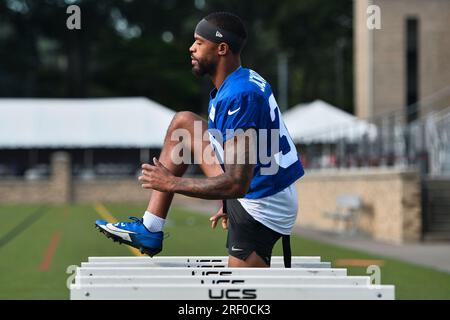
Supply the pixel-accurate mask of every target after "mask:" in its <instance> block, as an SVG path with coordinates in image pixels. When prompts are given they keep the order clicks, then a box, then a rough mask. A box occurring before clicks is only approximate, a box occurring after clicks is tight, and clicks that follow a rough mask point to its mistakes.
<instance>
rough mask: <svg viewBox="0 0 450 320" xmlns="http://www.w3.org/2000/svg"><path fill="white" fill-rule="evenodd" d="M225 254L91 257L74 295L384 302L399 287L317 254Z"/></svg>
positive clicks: (82, 269)
mask: <svg viewBox="0 0 450 320" xmlns="http://www.w3.org/2000/svg"><path fill="white" fill-rule="evenodd" d="M227 263H228V257H227V256H217V257H216V256H192V257H191V256H178V257H169V256H159V257H155V258H149V257H144V256H143V257H89V259H88V262H82V263H81V267H78V268H77V270H76V275H75V283H74V284H71V285H70V298H71V299H74V300H79V299H83V300H95V299H112V300H117V299H120V300H127V299H133V300H135V299H139V300H140V299H151V300H208V299H212V300H216V299H250V300H251V299H264V300H298V299H301V300H303V299H305V300H310V299H324V300H335V299H337V300H347V299H354V300H361V299H363V300H365V299H371V300H372V299H373V300H384V299H395V287H394V286H391V285H372V284H371V281H370V277H368V276H347V269H345V268H331V263H330V262H323V261H321V258H320V257H318V256H310V257H298V256H296V257H292V268H284V262H283V257H280V256H273V257H272V262H271V267H270V268H229V267H227Z"/></svg>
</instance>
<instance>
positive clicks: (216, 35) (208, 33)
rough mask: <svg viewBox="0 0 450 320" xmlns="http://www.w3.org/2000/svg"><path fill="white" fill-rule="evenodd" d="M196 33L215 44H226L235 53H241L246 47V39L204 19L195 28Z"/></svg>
mask: <svg viewBox="0 0 450 320" xmlns="http://www.w3.org/2000/svg"><path fill="white" fill-rule="evenodd" d="M195 33H197V34H198V35H199V36H201V37H203V38H205V39H206V40H209V41H212V42H214V43H221V42H225V43H226V44H228V45H229V46H230V48H231V50H232V51H233V52H239V51H240V50H241V49H242V47H243V46H244V43H245V39H242V38H241V37H238V36H237V35H235V34H234V33H232V32H229V31H226V30H223V29H220V28H219V27H216V26H215V25H213V24H212V23H210V22H208V21H207V20H205V19H202V20H201V21H200V22H199V23H198V24H197V27H196V28H195Z"/></svg>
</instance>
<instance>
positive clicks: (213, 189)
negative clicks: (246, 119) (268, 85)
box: [139, 131, 256, 199]
mask: <svg viewBox="0 0 450 320" xmlns="http://www.w3.org/2000/svg"><path fill="white" fill-rule="evenodd" d="M255 142H256V138H255V136H254V135H252V134H248V131H246V132H245V133H243V134H240V135H236V136H235V137H234V138H233V139H230V140H228V141H227V142H226V143H225V148H224V149H225V150H224V153H225V161H224V162H225V164H224V167H225V172H224V173H223V174H221V175H219V176H216V177H210V178H183V177H176V176H174V175H173V174H172V173H171V172H170V171H169V170H167V169H166V168H165V167H164V166H163V165H162V164H161V163H160V162H159V161H158V160H157V159H156V158H155V159H154V163H155V166H151V165H144V166H143V169H144V170H143V175H142V176H141V177H139V180H140V181H141V182H142V187H143V188H146V189H154V190H158V191H163V192H174V193H180V194H184V195H187V196H191V197H195V198H202V199H233V198H242V197H243V196H244V195H245V194H246V193H247V191H248V188H249V187H250V182H251V180H252V177H253V169H254V167H255V163H256V161H255V157H256V143H255Z"/></svg>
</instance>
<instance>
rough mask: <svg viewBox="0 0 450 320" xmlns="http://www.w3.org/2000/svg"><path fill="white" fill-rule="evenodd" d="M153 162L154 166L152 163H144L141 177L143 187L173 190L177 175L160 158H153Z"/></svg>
mask: <svg viewBox="0 0 450 320" xmlns="http://www.w3.org/2000/svg"><path fill="white" fill-rule="evenodd" d="M153 163H154V164H155V165H154V166H152V165H150V164H143V165H142V176H140V177H139V181H141V183H142V188H144V189H153V190H158V191H162V192H173V191H172V190H173V188H174V184H175V181H174V178H175V176H174V175H173V174H172V173H171V172H170V171H169V170H168V169H167V168H166V167H164V165H163V164H162V163H161V162H159V160H158V159H156V158H153Z"/></svg>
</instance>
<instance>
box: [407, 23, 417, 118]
mask: <svg viewBox="0 0 450 320" xmlns="http://www.w3.org/2000/svg"><path fill="white" fill-rule="evenodd" d="M418 101H419V20H418V19H417V18H415V17H414V18H412V17H410V18H407V19H406V105H407V110H406V113H407V117H406V118H407V120H408V122H411V121H414V120H415V119H417V117H418V111H419V106H418V105H417V104H416V103H417V102H418Z"/></svg>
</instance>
